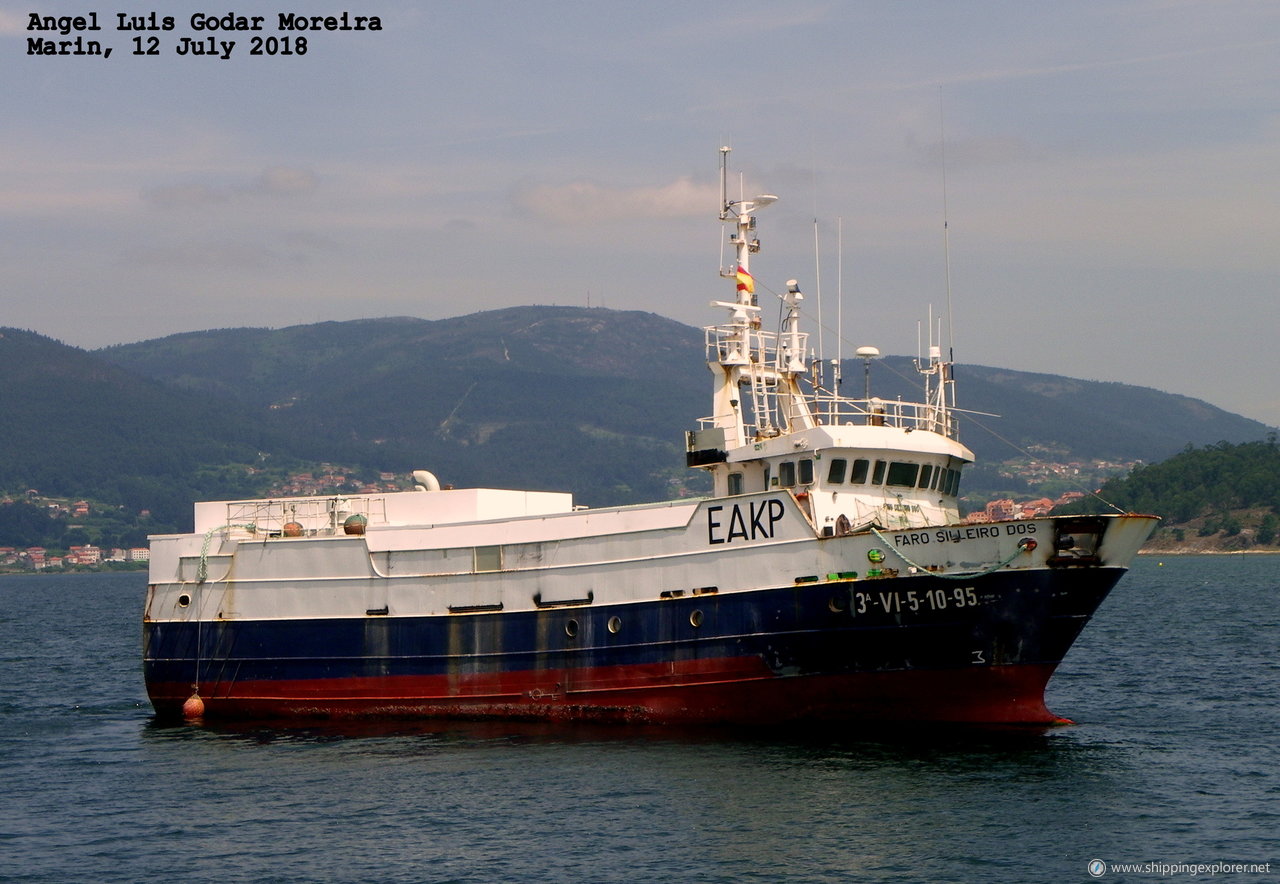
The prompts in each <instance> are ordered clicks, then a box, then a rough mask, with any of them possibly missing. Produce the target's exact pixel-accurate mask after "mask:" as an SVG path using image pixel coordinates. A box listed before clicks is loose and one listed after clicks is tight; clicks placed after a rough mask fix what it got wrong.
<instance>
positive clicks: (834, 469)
mask: <svg viewBox="0 0 1280 884" xmlns="http://www.w3.org/2000/svg"><path fill="white" fill-rule="evenodd" d="M847 469H849V461H847V460H845V459H844V458H843V457H837V458H836V459H835V460H833V461H831V466H830V468H828V469H827V484H829V485H843V484H844V474H845V471H846V470H847Z"/></svg>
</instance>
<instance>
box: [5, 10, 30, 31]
mask: <svg viewBox="0 0 1280 884" xmlns="http://www.w3.org/2000/svg"><path fill="white" fill-rule="evenodd" d="M27 20H28V17H27V16H26V15H23V14H20V13H17V12H10V11H9V10H7V9H0V36H3V37H17V36H19V35H21V34H24V33H25V32H26V30H27Z"/></svg>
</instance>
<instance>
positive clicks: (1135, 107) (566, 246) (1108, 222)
mask: <svg viewBox="0 0 1280 884" xmlns="http://www.w3.org/2000/svg"><path fill="white" fill-rule="evenodd" d="M299 8H301V9H299ZM344 8H345V9H346V10H347V12H349V13H350V14H351V15H352V16H356V15H366V16H372V15H376V16H379V17H380V19H381V23H382V28H383V30H381V31H375V32H356V31H335V32H329V31H321V32H313V33H305V34H301V36H305V37H306V38H307V41H308V45H307V51H306V53H305V54H304V55H292V56H280V55H277V56H275V57H266V56H253V55H251V54H250V50H251V48H252V46H251V44H250V41H251V39H252V38H253V37H254V36H258V37H263V38H267V37H271V38H279V37H281V36H285V34H282V33H281V32H280V31H278V30H277V13H279V12H281V11H285V12H289V11H305V12H308V13H314V14H332V13H339V12H341V11H342V10H343V9H344ZM151 9H156V11H157V12H159V13H160V14H161V15H171V16H173V17H174V19H175V27H174V29H173V30H172V31H168V32H166V31H158V32H145V33H142V34H138V33H133V32H124V31H118V30H116V24H117V21H116V13H118V12H124V13H127V14H129V15H145V14H146V13H147V12H150V11H151ZM228 9H232V10H233V11H234V12H235V13H237V14H240V15H244V16H250V15H262V16H264V17H265V19H266V21H265V22H264V24H263V30H262V31H258V32H239V33H227V32H222V31H218V32H209V31H196V30H194V29H193V27H192V24H191V21H190V17H191V14H192V12H195V11H202V12H210V13H214V14H215V15H219V14H225V13H226V12H227V10H228ZM90 11H96V12H97V13H98V17H99V24H101V25H102V27H103V30H101V31H97V32H89V33H85V34H82V35H80V36H83V37H85V38H87V39H96V40H98V41H100V42H101V43H102V44H103V45H104V46H110V47H112V50H113V52H112V55H111V57H110V58H106V59H104V58H100V57H86V56H81V57H76V56H56V57H40V56H30V55H28V54H27V47H28V38H29V37H32V36H39V37H42V38H46V39H54V40H64V39H74V38H75V36H77V35H76V34H71V35H69V36H67V37H62V36H61V35H58V34H56V33H52V34H50V33H38V32H35V31H29V30H28V29H27V28H28V24H29V17H30V14H31V13H32V12H36V13H38V14H40V15H52V16H68V15H83V14H87V13H88V12H90ZM211 34H212V36H214V38H215V41H218V42H221V41H235V46H234V48H233V49H232V51H231V56H230V58H228V59H222V58H218V57H211V56H208V55H202V56H194V55H186V56H182V55H178V54H177V53H176V52H175V47H177V46H178V45H179V44H180V43H181V42H182V38H184V37H189V38H193V39H194V40H196V41H204V40H205V39H206V38H207V37H208V36H210V35H211ZM299 35H300V34H298V33H289V34H288V36H289V37H290V38H291V39H296V37H297V36H299ZM135 36H141V37H142V45H143V46H144V47H145V46H146V45H147V42H148V38H149V37H153V36H154V37H156V38H158V44H159V51H160V54H159V55H157V56H139V55H134V54H132V50H133V49H134V45H135V44H134V39H133V38H134V37H135ZM277 45H278V44H277ZM0 82H2V83H3V98H2V99H0V101H2V102H3V104H2V105H0V107H2V109H3V122H0V194H2V198H0V292H2V293H3V294H2V297H3V302H2V306H3V310H2V311H0V325H12V326H19V327H22V328H30V329H33V330H35V331H38V332H41V333H43V334H47V335H50V336H52V337H55V338H58V339H60V340H62V341H64V342H66V343H68V344H74V345H77V346H82V347H98V346H103V345H107V344H113V343H122V342H129V341H137V340H142V339H146V338H152V337H158V336H162V335H166V334H170V333H173V332H179V331H190V330H196V329H205V328H217V327H229V326H285V325H294V324H299V323H310V322H316V321H321V320H341V319H354V318H364V317H375V316H396V315H407V316H420V317H425V318H429V319H434V318H441V317H447V316H454V315H460V314H465V313H472V312H476V311H479V310H488V309H492V308H496V307H504V306H509V305H517V304H574V305H586V304H587V303H588V301H589V303H590V304H591V305H592V306H599V305H603V306H606V307H610V308H617V309H640V310H649V311H653V312H655V313H659V314H662V315H665V316H669V317H672V318H673V319H677V320H679V321H681V322H685V323H688V324H690V325H696V326H701V325H705V324H709V323H711V322H719V321H721V319H722V311H717V310H713V309H711V308H710V307H709V306H708V302H709V301H710V300H712V299H713V298H725V297H731V296H732V285H731V284H729V283H725V282H723V281H721V280H720V279H719V278H718V277H717V269H718V267H719V262H720V241H721V237H722V231H721V228H720V226H719V224H718V222H717V220H716V212H717V205H716V203H717V187H718V184H717V181H718V178H717V171H716V164H717V157H718V153H717V150H718V148H719V146H720V145H721V144H722V143H727V144H731V145H732V146H733V147H734V152H733V154H732V159H733V168H734V170H735V172H741V173H743V175H744V177H745V181H746V185H745V186H746V189H747V190H748V191H749V192H751V193H759V192H770V193H775V194H777V195H778V196H779V197H780V200H779V202H778V203H777V204H775V205H774V206H771V207H769V208H768V209H766V210H764V211H762V212H761V213H760V230H759V233H760V238H761V239H762V240H763V242H764V251H763V252H762V253H761V254H760V255H759V256H758V257H757V259H756V263H755V264H754V265H753V269H754V270H755V273H756V276H757V278H758V279H759V281H760V286H761V293H762V294H763V295H764V296H765V299H766V302H767V300H768V298H769V297H770V295H769V293H768V292H767V291H765V289H766V288H767V289H772V290H774V291H781V290H782V289H783V286H784V282H785V280H786V279H788V278H789V277H795V278H798V279H799V280H800V282H801V285H802V287H803V288H804V289H805V292H806V295H807V296H808V298H809V301H808V303H807V306H808V308H809V309H810V311H811V315H813V314H816V311H817V297H816V296H817V294H818V293H819V279H818V278H817V277H818V275H819V274H818V272H817V271H818V270H819V269H820V271H821V273H820V277H821V278H820V284H821V286H820V287H821V295H822V309H823V319H824V325H825V326H826V328H827V330H826V331H825V333H824V343H825V345H826V350H827V353H826V356H827V357H828V358H831V357H834V356H835V355H837V347H836V334H835V325H836V315H837V307H836V295H837V291H838V289H839V290H842V292H843V302H844V303H843V311H842V313H843V326H844V327H843V337H844V340H845V344H844V353H843V355H845V356H850V355H851V354H852V350H853V348H854V347H856V346H859V345H864V344H873V345H876V346H878V347H880V348H881V350H883V351H885V352H896V353H908V354H909V353H914V352H915V349H916V340H917V325H918V323H919V322H920V321H921V320H924V319H925V317H926V316H927V313H928V310H929V308H930V305H933V306H934V307H935V310H938V311H943V312H945V309H946V300H947V298H946V289H947V284H946V260H945V249H944V245H943V240H944V237H943V217H944V210H943V207H944V202H945V205H946V207H947V211H946V216H947V217H948V218H949V231H950V263H951V290H952V302H953V309H954V315H955V329H954V337H955V347H956V357H957V359H958V360H959V361H961V362H975V363H982V364H987V365H996V366H1007V367H1010V368H1017V369H1024V370H1033V371H1046V372H1053V373H1060V374H1067V375H1072V376H1076V377H1082V378H1089V379H1099V380H1112V381H1122V382H1125V383H1134V384H1142V385H1147V386H1153V387H1157V388H1159V389H1163V390H1167V391H1170V392H1175V393H1183V394H1187V395H1190V396H1195V397H1198V398H1203V399H1206V400H1208V401H1210V402H1212V403H1214V404H1216V405H1220V406H1222V407H1224V408H1227V409H1229V410H1232V411H1237V412H1240V413H1242V414H1245V415H1248V416H1250V417H1254V418H1257V419H1259V420H1263V421H1265V422H1267V423H1268V424H1271V425H1278V424H1280V356H1278V355H1277V349H1278V348H1277V340H1276V339H1277V336H1278V335H1280V306H1278V305H1277V283H1278V281H1280V3H1277V2H1275V0H1256V2H1250V0H1114V2H1087V0H1076V2H1052V3H1051V2H1026V0H1014V2H965V3H957V2H953V0H947V2H909V0H893V2H891V0H878V2H834V0H833V2H778V0H771V2H743V3H738V4H731V3H724V2H697V0H693V2H690V0H680V2H654V0H650V2H647V3H643V4H641V3H621V2H609V0H596V2H586V3H568V2H559V0H556V2H552V0H542V2H527V0H526V2H509V3H508V2H501V3H499V2H462V0H454V2H427V3H407V2H400V3H397V2H386V0H347V2H346V4H345V7H344V6H343V5H333V6H327V5H326V4H324V3H315V2H306V3H300V2H290V3H284V2H281V3H280V4H273V3H264V2H258V0H251V2H240V0H234V2H228V3H222V4H221V5H217V4H213V5H207V4H206V5H192V4H188V3H164V4H154V5H153V6H152V7H147V6H138V5H136V4H120V5H117V6H110V5H103V4H102V3H100V2H96V0H91V2H88V3H84V2H77V3H71V2H66V3H50V2H47V0H33V2H31V3H30V4H27V5H15V4H14V3H12V2H11V0H0ZM944 132H945V139H944V138H943V133H944ZM944 144H945V150H943V145H944ZM944 156H945V164H944V162H943V158H944ZM944 166H945V169H946V175H945V181H946V187H945V201H944V187H943V180H944V175H943V169H944ZM735 180H736V176H735ZM815 218H816V219H817V231H818V237H817V238H818V240H819V242H820V248H819V250H818V254H819V255H820V260H819V261H818V262H815V253H814V239H815V236H814V219H815ZM838 228H841V229H842V232H843V250H842V253H841V254H840V255H838V250H837V247H836V246H837V230H838ZM838 257H842V260H838ZM814 318H816V316H814ZM810 327H811V328H816V326H814V325H811V326H810ZM815 337H816V336H815ZM960 396H961V400H962V402H961V404H963V387H962V388H961V389H960Z"/></svg>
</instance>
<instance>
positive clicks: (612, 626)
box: [609, 617, 622, 635]
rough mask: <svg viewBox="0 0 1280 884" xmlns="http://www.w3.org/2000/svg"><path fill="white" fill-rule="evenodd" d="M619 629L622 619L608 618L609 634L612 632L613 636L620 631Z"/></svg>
mask: <svg viewBox="0 0 1280 884" xmlns="http://www.w3.org/2000/svg"><path fill="white" fill-rule="evenodd" d="M620 629H622V618H621V617H610V618H609V631H610V632H612V633H613V634H615V635H617V633H618V630H620Z"/></svg>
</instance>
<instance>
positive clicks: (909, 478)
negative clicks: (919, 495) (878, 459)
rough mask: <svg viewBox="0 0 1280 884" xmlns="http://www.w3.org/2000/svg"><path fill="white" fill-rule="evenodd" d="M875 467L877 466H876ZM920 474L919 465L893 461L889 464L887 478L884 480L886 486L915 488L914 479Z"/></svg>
mask: <svg viewBox="0 0 1280 884" xmlns="http://www.w3.org/2000/svg"><path fill="white" fill-rule="evenodd" d="M876 466H879V464H877V465H876ZM919 474H920V464H916V463H905V462H904V461H898V460H895V461H894V462H893V463H891V464H889V477H888V479H886V480H885V484H886V485H896V486H899V487H903V488H914V487H916V478H917V477H918V476H919Z"/></svg>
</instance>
